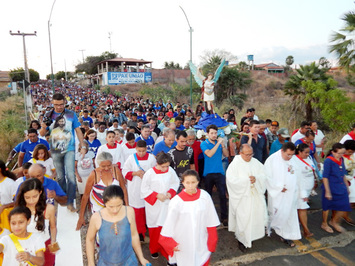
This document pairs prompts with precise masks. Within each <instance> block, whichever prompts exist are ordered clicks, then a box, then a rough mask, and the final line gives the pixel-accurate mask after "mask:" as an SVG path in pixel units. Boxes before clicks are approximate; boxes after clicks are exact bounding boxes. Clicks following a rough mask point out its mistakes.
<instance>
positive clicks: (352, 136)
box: [348, 131, 355, 140]
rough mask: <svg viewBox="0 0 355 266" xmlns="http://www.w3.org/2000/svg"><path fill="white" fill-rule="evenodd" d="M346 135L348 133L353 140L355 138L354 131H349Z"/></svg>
mask: <svg viewBox="0 0 355 266" xmlns="http://www.w3.org/2000/svg"><path fill="white" fill-rule="evenodd" d="M348 135H349V136H350V137H351V138H352V139H353V140H355V132H354V131H351V132H350V133H349V134H348Z"/></svg>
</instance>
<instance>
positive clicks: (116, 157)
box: [95, 143, 123, 168]
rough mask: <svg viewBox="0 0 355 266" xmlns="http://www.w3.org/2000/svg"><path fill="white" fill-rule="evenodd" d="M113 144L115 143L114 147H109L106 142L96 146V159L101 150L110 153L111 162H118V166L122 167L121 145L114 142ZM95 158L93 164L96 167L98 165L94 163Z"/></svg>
mask: <svg viewBox="0 0 355 266" xmlns="http://www.w3.org/2000/svg"><path fill="white" fill-rule="evenodd" d="M115 145H116V148H111V147H109V146H108V145H107V144H104V145H101V146H100V147H99V148H98V150H97V154H96V159H97V157H98V156H99V154H100V153H103V152H108V153H111V155H112V157H113V158H112V163H113V164H117V163H120V164H121V166H120V167H121V168H122V166H123V159H122V147H121V145H120V144H118V143H115ZM96 159H95V165H96V168H97V167H99V165H98V164H97V163H96Z"/></svg>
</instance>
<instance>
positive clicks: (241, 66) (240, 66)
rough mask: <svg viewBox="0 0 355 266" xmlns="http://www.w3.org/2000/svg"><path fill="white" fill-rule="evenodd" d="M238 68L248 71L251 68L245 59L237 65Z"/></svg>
mask: <svg viewBox="0 0 355 266" xmlns="http://www.w3.org/2000/svg"><path fill="white" fill-rule="evenodd" d="M237 69H238V70H240V71H246V70H248V69H249V65H248V64H247V63H246V62H245V61H240V62H239V63H238V65H237Z"/></svg>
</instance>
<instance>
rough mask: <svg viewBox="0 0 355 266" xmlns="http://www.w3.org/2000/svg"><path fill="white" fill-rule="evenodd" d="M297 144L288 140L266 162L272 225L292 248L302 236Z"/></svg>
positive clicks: (269, 230) (270, 227) (269, 228)
mask: <svg viewBox="0 0 355 266" xmlns="http://www.w3.org/2000/svg"><path fill="white" fill-rule="evenodd" d="M295 150H296V147H295V145H294V144H293V143H292V142H286V143H285V144H283V145H282V148H281V150H279V151H277V152H276V153H274V154H272V155H271V156H270V157H269V158H268V159H267V160H266V162H265V171H266V174H267V183H266V187H267V191H268V210H269V225H268V235H270V234H271V229H274V230H275V232H276V234H278V235H279V236H281V241H282V242H284V243H285V244H287V245H289V246H290V247H294V246H295V244H294V243H293V242H292V241H291V240H297V239H301V231H300V226H299V222H298V214H297V202H298V185H297V184H298V182H297V175H296V173H295V168H296V167H295V161H294V160H295V158H293V155H294V153H295Z"/></svg>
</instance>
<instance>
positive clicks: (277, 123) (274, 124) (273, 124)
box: [271, 121, 279, 127]
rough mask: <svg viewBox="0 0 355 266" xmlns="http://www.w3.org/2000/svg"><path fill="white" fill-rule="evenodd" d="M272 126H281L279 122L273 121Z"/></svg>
mask: <svg viewBox="0 0 355 266" xmlns="http://www.w3.org/2000/svg"><path fill="white" fill-rule="evenodd" d="M271 125H272V126H276V127H278V126H279V122H277V121H272V122H271Z"/></svg>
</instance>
